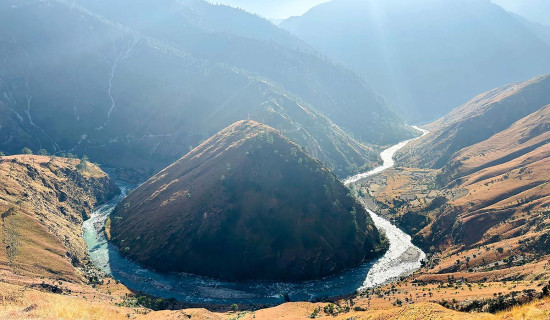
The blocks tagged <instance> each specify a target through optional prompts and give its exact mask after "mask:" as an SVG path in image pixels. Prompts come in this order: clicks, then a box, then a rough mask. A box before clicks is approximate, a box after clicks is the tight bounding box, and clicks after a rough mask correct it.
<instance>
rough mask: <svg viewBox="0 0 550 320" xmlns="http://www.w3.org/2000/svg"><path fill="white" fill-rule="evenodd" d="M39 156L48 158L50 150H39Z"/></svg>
mask: <svg viewBox="0 0 550 320" xmlns="http://www.w3.org/2000/svg"><path fill="white" fill-rule="evenodd" d="M38 155H39V156H47V155H48V150H46V149H40V150H38Z"/></svg>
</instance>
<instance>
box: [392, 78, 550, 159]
mask: <svg viewBox="0 0 550 320" xmlns="http://www.w3.org/2000/svg"><path fill="white" fill-rule="evenodd" d="M548 92H550V76H549V75H546V76H543V77H539V78H535V79H532V80H529V81H526V82H523V83H516V84H511V85H507V86H504V87H501V88H498V89H494V90H491V91H488V92H485V93H483V94H480V95H478V96H477V97H475V98H474V99H472V100H471V101H469V102H468V103H466V104H464V105H462V106H460V107H458V108H456V109H455V110H453V111H452V112H450V113H449V114H448V115H446V116H444V117H443V118H441V119H439V120H437V121H435V122H433V123H431V124H429V125H427V126H426V128H427V129H428V130H429V131H430V134H428V135H427V136H425V137H424V138H422V139H420V140H417V141H414V142H412V143H411V144H409V145H407V147H405V148H403V150H402V151H400V152H399V153H398V154H397V160H398V162H399V163H400V164H402V165H406V166H409V167H420V168H433V169H439V168H442V167H443V166H445V165H446V164H447V163H448V162H449V161H450V160H451V159H452V158H453V154H454V153H455V152H457V151H459V150H460V149H462V148H466V147H469V146H472V145H474V144H476V143H479V142H482V141H484V140H486V139H488V138H490V137H491V136H493V135H494V134H496V133H498V132H500V131H502V130H505V129H507V128H508V127H509V126H510V125H511V124H513V123H514V122H516V121H518V120H520V119H521V118H523V117H525V116H527V115H529V114H531V113H533V112H535V111H537V110H539V109H540V108H541V107H543V106H545V105H547V104H550V95H549V94H548Z"/></svg>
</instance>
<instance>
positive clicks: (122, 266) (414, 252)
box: [83, 141, 425, 305]
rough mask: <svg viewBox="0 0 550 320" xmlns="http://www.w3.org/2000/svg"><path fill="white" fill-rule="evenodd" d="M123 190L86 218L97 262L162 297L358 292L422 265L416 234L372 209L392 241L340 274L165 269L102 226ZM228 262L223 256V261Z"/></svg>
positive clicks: (243, 298)
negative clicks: (116, 242) (131, 254)
mask: <svg viewBox="0 0 550 320" xmlns="http://www.w3.org/2000/svg"><path fill="white" fill-rule="evenodd" d="M408 142H409V141H405V142H402V143H400V144H398V145H396V146H394V147H392V148H389V149H387V150H385V151H384V152H382V154H381V156H382V159H383V161H384V164H383V165H382V166H381V167H379V168H376V169H374V170H372V171H369V172H367V173H364V174H361V175H358V176H356V177H352V178H350V179H347V180H346V181H345V182H346V184H350V183H354V182H356V181H358V180H359V179H360V178H364V177H367V176H369V175H373V174H377V173H380V172H382V171H383V170H385V169H388V168H390V167H392V166H393V164H394V163H393V155H394V154H395V152H397V151H398V150H399V149H401V148H402V147H404V146H405V145H406V144H407V143H408ZM118 185H119V187H120V189H121V194H120V195H119V196H117V197H116V198H114V199H113V200H111V201H110V202H109V203H107V204H105V205H102V206H100V207H98V208H97V209H96V210H95V211H94V212H93V214H92V217H91V218H90V219H89V220H87V221H86V222H84V225H83V233H84V234H83V235H84V240H85V241H86V243H87V244H88V249H89V252H90V257H91V260H92V261H93V263H94V264H95V265H96V266H97V267H99V268H100V269H101V270H103V271H104V272H106V273H108V274H110V275H112V276H113V278H114V279H116V280H118V281H120V282H121V283H123V284H124V285H126V286H127V287H129V288H130V289H133V290H138V291H141V292H143V293H147V294H151V295H154V296H158V297H162V298H166V299H168V298H175V299H177V300H179V301H181V302H185V303H191V304H195V303H197V304H200V303H207V304H233V303H238V304H254V305H262V304H266V305H274V304H280V303H283V302H285V297H287V298H290V300H291V301H315V300H319V299H323V298H330V297H338V296H343V295H349V294H353V293H355V292H357V291H361V290H364V289H367V288H371V287H375V286H378V285H381V284H384V283H388V282H390V281H393V280H395V279H398V278H399V277H402V276H404V275H408V274H410V273H411V272H413V271H415V270H417V269H419V268H420V261H421V260H422V259H424V258H425V254H424V252H422V250H420V249H419V248H417V247H416V246H414V245H413V244H412V242H411V237H410V236H409V235H407V234H406V233H404V232H403V231H401V230H400V229H399V228H397V227H395V226H393V225H392V224H391V223H390V222H389V221H387V220H385V219H383V218H381V217H379V216H378V215H376V214H375V213H374V212H372V211H371V210H368V212H369V213H370V215H371V217H372V218H373V220H374V223H375V225H376V227H377V228H378V229H379V230H380V231H381V232H384V233H385V234H386V236H387V237H388V239H389V242H390V247H389V249H388V251H387V252H386V253H385V254H384V256H382V257H381V258H380V259H378V260H376V261H371V262H368V263H365V264H363V265H360V266H358V267H356V268H353V269H350V270H348V271H345V272H343V273H341V274H337V275H334V276H330V277H326V278H323V279H318V280H313V281H305V282H300V283H287V282H271V281H250V282H239V283H237V282H225V281H219V280H215V279H210V278H206V277H201V276H196V275H191V274H184V273H177V274H176V273H172V274H161V273H157V272H154V271H152V270H148V269H146V268H143V267H141V266H140V265H138V264H136V263H134V262H132V261H130V260H127V259H125V258H123V257H122V256H121V255H120V254H119V253H118V251H117V250H116V248H114V247H113V246H112V245H111V244H110V243H109V242H108V241H107V239H106V238H105V235H104V232H103V227H104V225H105V221H106V219H107V217H108V216H109V214H111V212H112V211H113V209H114V208H115V206H116V205H117V203H118V202H119V201H120V200H122V198H123V197H124V196H126V194H127V193H128V192H129V191H130V190H131V189H132V186H130V185H128V184H124V183H118ZM220 263H223V261H220Z"/></svg>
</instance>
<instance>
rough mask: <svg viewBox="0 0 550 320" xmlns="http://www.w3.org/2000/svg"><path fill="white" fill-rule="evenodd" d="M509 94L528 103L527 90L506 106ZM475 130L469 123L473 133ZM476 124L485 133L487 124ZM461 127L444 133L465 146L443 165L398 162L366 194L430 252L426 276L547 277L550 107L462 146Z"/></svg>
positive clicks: (428, 145) (368, 184)
mask: <svg viewBox="0 0 550 320" xmlns="http://www.w3.org/2000/svg"><path fill="white" fill-rule="evenodd" d="M531 92H532V93H539V91H536V90H535V91H531ZM548 92H550V91H545V94H546V95H547V94H548ZM510 100H513V101H515V102H516V104H515V105H516V107H518V108H519V107H520V106H521V109H522V110H523V109H526V108H527V106H526V105H525V102H526V101H527V102H528V101H530V99H529V98H528V96H526V95H525V92H524V94H522V95H521V98H517V99H515V100H514V99H512V96H509V97H508V98H505V99H502V100H501V104H502V105H508V106H511V105H510ZM489 105H490V104H489ZM460 110H462V109H459V110H457V111H460ZM499 110H500V111H499V112H500V113H499V115H500V116H501V117H500V118H501V119H503V118H506V114H503V113H502V112H503V111H502V110H503V109H499ZM470 111H472V113H475V111H480V112H481V113H483V111H484V110H483V108H481V109H475V110H470ZM456 114H459V112H456ZM468 119H470V118H468ZM474 119H475V117H474ZM488 127H489V128H490V127H491V126H488ZM474 128H475V127H469V129H468V130H469V131H470V132H469V134H470V135H472V136H474V135H475V134H476V130H475V129H474ZM478 128H479V129H480V130H481V131H482V133H480V134H479V135H480V136H482V135H483V131H484V130H485V128H486V127H484V126H482V125H478ZM461 130H463V129H462V128H461V127H460V126H457V127H455V129H454V130H448V131H447V130H446V131H443V132H446V133H447V135H446V136H443V137H444V138H445V139H444V138H442V139H443V140H444V141H446V143H448V145H449V146H450V148H457V149H459V150H458V151H457V152H455V153H453V154H452V156H451V157H450V159H449V160H448V161H447V163H446V164H445V165H444V166H443V167H442V168H441V169H437V170H434V169H418V168H397V169H394V170H391V171H388V172H385V173H384V174H383V175H382V177H377V178H373V179H371V180H370V181H365V182H364V187H365V189H364V192H365V193H367V192H368V193H369V195H370V196H371V197H373V198H375V200H376V201H377V202H378V203H379V204H380V206H381V208H383V210H384V212H385V213H386V214H387V215H388V216H390V217H392V219H395V220H396V221H397V222H398V223H399V224H400V225H401V226H402V227H403V228H405V229H407V230H408V231H409V232H411V233H412V234H413V235H414V238H415V240H416V242H417V243H418V244H420V245H422V246H423V247H424V248H425V249H426V250H429V251H431V252H432V254H433V255H434V256H433V257H432V262H430V263H428V265H429V266H430V268H429V272H427V274H428V275H430V274H431V275H432V276H428V277H427V278H428V279H429V278H430V277H431V279H433V277H436V276H435V275H441V276H440V277H439V279H441V278H442V277H444V276H450V274H453V276H456V277H459V276H463V277H468V278H471V279H476V280H477V281H479V280H480V279H493V280H503V279H504V280H506V279H516V280H519V279H533V278H535V279H541V278H542V279H544V278H545V277H548V270H549V269H548V268H547V266H546V265H545V262H546V261H547V259H548V255H549V254H550V251H549V248H550V234H549V231H550V175H548V172H550V105H546V106H544V107H542V108H540V109H539V110H537V111H535V112H533V113H531V114H530V115H528V116H526V117H524V118H522V119H519V120H518V121H516V122H515V123H513V124H512V125H510V126H509V127H507V128H505V129H504V130H501V131H500V132H498V133H496V134H494V135H492V136H491V137H489V138H488V139H485V140H483V141H481V142H478V143H476V144H473V145H470V146H468V147H464V148H460V144H461V143H462V140H456V139H455V138H454V136H453V134H454V133H456V132H460V131H461ZM472 131H473V132H472ZM478 131H479V130H478ZM438 136H440V137H441V135H438ZM425 139H433V135H432V137H430V136H426V138H425ZM422 140H424V139H422ZM457 144H458V146H457ZM419 145H421V146H422V147H418V146H416V147H415V150H416V152H417V153H422V154H427V155H429V154H430V152H431V151H430V150H431V149H430V148H431V147H432V146H433V145H434V143H433V142H432V143H429V142H425V141H421V143H420V144H419ZM425 148H427V150H426V151H424V150H425Z"/></svg>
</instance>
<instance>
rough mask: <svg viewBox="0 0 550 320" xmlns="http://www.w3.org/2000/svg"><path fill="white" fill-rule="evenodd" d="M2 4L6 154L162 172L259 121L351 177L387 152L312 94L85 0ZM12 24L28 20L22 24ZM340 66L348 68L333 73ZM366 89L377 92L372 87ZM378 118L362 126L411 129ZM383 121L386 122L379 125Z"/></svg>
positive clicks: (390, 133) (391, 133)
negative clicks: (224, 133) (48, 155)
mask: <svg viewBox="0 0 550 320" xmlns="http://www.w3.org/2000/svg"><path fill="white" fill-rule="evenodd" d="M199 3H202V2H199ZM2 6H3V10H2V13H3V14H4V15H3V17H2V22H3V28H2V29H1V30H3V31H2V37H3V38H4V41H3V43H4V49H3V51H2V52H3V53H2V55H3V56H4V58H5V59H6V60H5V61H4V69H3V70H4V71H3V73H2V74H1V75H0V79H1V80H2V81H1V82H0V84H1V85H2V86H3V94H2V96H1V97H2V103H1V105H2V107H1V108H2V109H3V110H4V112H5V114H6V116H5V117H2V120H0V121H2V123H3V124H2V128H1V129H0V135H1V137H2V138H1V139H2V140H1V141H2V149H3V151H7V152H10V153H16V152H18V151H19V150H20V148H21V146H25V145H26V146H29V147H31V148H33V149H35V150H36V149H38V148H40V147H44V148H46V149H48V150H49V151H50V152H53V151H58V152H59V151H60V150H62V151H64V152H73V153H79V154H82V153H86V154H88V155H89V156H91V157H92V158H93V159H94V160H95V161H98V162H100V163H102V164H104V165H107V166H111V167H122V168H124V167H130V168H134V169H136V168H137V169H140V170H144V171H146V172H151V171H155V170H158V169H160V168H162V166H164V165H166V164H168V163H170V162H171V161H173V160H174V159H177V158H178V157H179V156H181V155H182V154H184V153H185V152H187V150H188V149H189V147H190V146H194V145H196V144H198V142H199V141H201V140H203V139H205V138H207V137H208V136H210V135H212V134H214V133H215V132H217V131H218V130H220V129H221V128H223V127H225V126H226V125H228V124H230V123H232V122H234V121H238V120H241V119H246V118H252V119H256V120H259V121H262V122H265V123H268V124H271V125H272V126H273V127H276V128H278V129H280V130H282V131H283V132H285V133H286V134H287V135H288V136H289V137H290V138H292V139H294V140H295V141H297V142H298V143H300V144H301V145H304V146H306V147H308V148H310V152H311V154H313V155H314V156H316V157H318V158H319V159H321V160H323V161H325V162H326V163H328V164H330V165H331V166H332V167H333V168H335V169H336V171H337V173H338V174H339V175H346V174H348V173H349V172H351V171H352V170H353V168H357V167H361V166H365V165H366V166H370V165H372V164H373V163H374V162H375V161H377V160H376V159H377V155H376V152H373V151H372V150H371V148H370V147H368V146H366V145H364V144H362V143H360V142H358V141H356V140H354V139H353V138H351V137H350V136H349V135H348V134H347V133H345V132H344V131H343V130H341V129H340V128H338V127H337V126H336V125H335V124H334V123H332V122H331V121H330V120H328V119H327V118H326V117H325V116H323V115H322V114H320V113H319V112H318V111H316V110H315V109H317V107H313V106H312V105H311V103H309V101H304V100H303V99H302V98H298V97H297V96H296V95H294V94H291V93H289V92H288V91H287V90H286V89H285V88H282V87H281V86H280V85H276V84H274V83H273V82H272V81H271V80H269V79H266V78H264V77H263V76H262V75H258V74H254V73H251V72H248V71H246V70H243V69H240V68H237V67H234V66H231V65H229V64H227V63H221V62H220V61H218V62H216V61H209V60H208V59H206V58H205V57H204V54H202V55H201V54H198V56H197V55H195V53H193V54H192V53H190V52H189V51H188V50H186V49H188V48H185V47H184V48H182V46H181V45H179V44H178V43H171V42H169V41H163V40H159V39H157V38H154V37H152V36H150V35H147V34H145V33H144V32H141V31H139V30H136V29H133V28H130V27H127V26H124V25H122V24H120V23H118V22H116V21H114V20H110V19H108V18H105V17H102V16H101V15H98V14H96V13H93V12H91V11H89V10H87V9H83V8H82V7H80V6H78V5H75V4H74V3H67V2H63V1H61V2H58V1H47V2H36V1H26V2H20V1H16V2H13V3H11V2H9V1H6V2H3V4H2ZM208 6H211V5H208ZM213 7H214V8H218V7H216V6H213ZM231 10H234V9H231ZM236 11H237V12H239V14H244V13H242V12H240V11H238V10H236ZM53 17H56V19H54V18H53ZM254 19H258V18H254ZM54 20H55V21H54ZM258 20H259V19H258ZM262 21H263V20H262ZM265 23H269V22H265ZM11 24H18V25H19V26H20V27H19V28H17V29H15V30H12V29H10V28H9V25H11ZM272 27H273V26H272ZM273 28H275V27H273ZM193 32H194V31H193ZM197 32H198V31H197ZM200 32H203V31H200ZM216 37H218V38H219V35H217V36H216ZM231 37H233V36H231ZM167 39H168V37H167ZM216 41H217V40H216ZM251 41H257V40H251ZM214 43H216V42H215V41H214ZM257 43H258V44H260V45H264V44H265V43H266V42H262V41H258V42H257ZM285 50H290V51H287V52H293V51H292V50H291V49H285ZM207 52H208V51H207ZM319 61H320V60H319ZM319 61H318V62H316V63H321V62H319ZM321 64H322V63H321ZM331 68H333V69H334V68H336V69H338V67H328V69H327V70H333V69H331ZM331 72H332V71H329V73H331ZM346 72H347V71H344V72H343V74H344V75H345V74H346ZM345 77H348V76H345ZM353 77H354V76H353V75H351V76H349V79H353ZM313 79H314V78H313ZM353 81H355V80H352V82H353ZM356 83H357V84H358V85H359V86H361V83H360V82H356ZM324 86H325V87H326V85H324ZM318 89H319V88H318ZM316 90H317V89H316ZM319 90H320V89H319ZM331 90H332V89H331ZM339 90H340V89H335V91H333V92H340V93H338V94H339V95H340V96H342V93H343V92H344V91H342V90H340V91H339ZM361 90H363V91H362V92H363V95H366V96H369V95H371V93H370V91H368V90H367V89H366V88H363V89H361ZM338 99H339V98H336V97H335V98H334V99H324V100H325V101H328V102H325V104H324V105H325V106H330V103H331V102H330V101H337V100H338ZM361 105H362V104H361ZM374 106H375V108H378V106H381V105H379V104H377V103H376V104H375V105H374ZM381 108H382V109H384V107H383V106H381ZM364 110H366V111H365V112H371V111H369V108H364ZM384 112H385V111H384ZM342 114H344V115H345V116H348V117H349V116H350V115H352V114H353V113H351V112H346V113H342ZM382 114H383V112H382ZM390 114H391V113H390ZM381 117H383V116H381ZM376 119H379V118H375V117H372V121H370V123H372V124H373V126H374V127H370V125H367V126H362V127H364V128H370V129H368V130H367V131H371V130H374V131H378V132H379V134H377V136H378V137H379V138H380V139H383V140H387V139H390V140H392V139H396V137H400V136H403V135H404V136H407V135H408V134H409V133H407V132H409V129H406V128H405V127H404V125H403V124H402V122H400V121H399V120H397V121H395V120H394V119H395V117H394V116H391V117H390V116H388V117H386V118H385V119H387V121H389V122H388V123H387V124H380V121H375V120H376ZM364 121H365V120H364V118H363V119H361V121H360V122H361V124H363V123H364ZM358 123H359V122H358ZM392 123H393V124H392ZM379 126H383V127H384V128H385V129H380V130H378V129H375V128H379ZM399 128H402V129H403V130H404V131H400V129H399ZM14 132H19V133H18V134H17V135H15V134H14ZM358 136H359V135H358ZM392 137H393V138H392ZM377 139H378V138H373V140H377ZM399 139H400V138H399ZM112 154H118V156H117V157H115V158H113V157H112ZM350 168H352V169H351V170H350ZM355 170H357V169H355Z"/></svg>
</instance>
